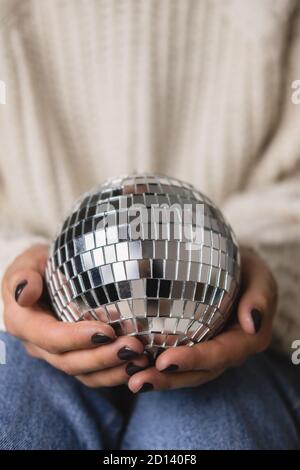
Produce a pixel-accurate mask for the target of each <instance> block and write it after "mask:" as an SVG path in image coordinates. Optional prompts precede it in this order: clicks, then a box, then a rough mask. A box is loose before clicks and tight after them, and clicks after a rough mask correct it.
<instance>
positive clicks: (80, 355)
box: [26, 336, 148, 375]
mask: <svg viewBox="0 0 300 470" xmlns="http://www.w3.org/2000/svg"><path fill="white" fill-rule="evenodd" d="M26 350H27V352H28V353H29V354H31V355H32V356H34V357H38V358H40V359H44V360H45V361H47V362H49V364H51V365H52V366H54V367H56V368H57V369H60V370H62V371H64V372H66V373H67V374H69V375H81V374H85V373H89V372H96V371H99V370H102V369H108V368H111V367H116V366H118V365H120V364H124V363H125V362H127V360H131V361H132V360H136V359H143V362H142V363H143V364H145V365H146V364H147V361H148V359H147V357H146V356H145V357H144V358H141V355H142V354H143V351H144V347H143V345H142V343H141V342H140V341H139V340H137V339H136V338H134V337H126V336H123V337H120V338H118V339H117V340H116V341H114V343H111V344H109V345H105V346H102V347H101V348H96V349H84V350H80V351H70V352H66V353H63V354H51V353H49V352H48V351H45V350H44V349H42V348H39V347H37V346H36V345H33V344H26ZM124 351H125V353H126V354H125V355H124V354H123V353H124Z"/></svg>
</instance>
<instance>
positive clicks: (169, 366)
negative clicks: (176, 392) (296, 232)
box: [128, 248, 277, 393]
mask: <svg viewBox="0 0 300 470" xmlns="http://www.w3.org/2000/svg"><path fill="white" fill-rule="evenodd" d="M241 259H242V294H241V297H240V300H239V304H238V307H237V321H236V323H234V324H233V325H232V326H230V327H229V328H227V329H226V330H225V331H224V332H222V333H220V334H219V335H217V336H216V337H215V338H213V339H212V340H209V341H207V342H203V343H199V344H195V345H194V346H192V347H189V346H180V347H177V348H170V349H168V350H167V351H165V352H163V353H162V354H160V356H159V357H158V358H157V360H156V363H155V367H151V368H148V369H146V370H144V371H142V372H138V373H136V374H134V375H133V376H132V377H131V378H130V379H129V382H128V386H129V388H130V390H131V391H132V392H134V393H136V392H139V391H148V390H152V389H154V390H164V389H173V388H181V387H194V386H198V385H201V384H203V383H205V382H208V381H210V380H212V379H214V378H216V377H218V376H219V375H220V374H222V373H223V372H224V371H225V370H226V369H227V368H230V367H235V366H239V365H240V364H242V363H243V362H244V361H245V360H246V359H247V357H248V356H250V355H251V354H255V353H258V352H261V351H263V350H265V349H266V348H267V347H268V346H269V344H270V341H271V336H272V321H273V317H274V314H275V311H276V306H277V285H276V282H275V280H274V278H273V276H272V273H271V272H270V270H269V268H268V267H267V266H266V264H265V263H264V262H263V261H262V259H261V258H260V257H259V256H258V255H257V254H256V253H255V252H254V251H252V250H251V249H248V248H242V249H241Z"/></svg>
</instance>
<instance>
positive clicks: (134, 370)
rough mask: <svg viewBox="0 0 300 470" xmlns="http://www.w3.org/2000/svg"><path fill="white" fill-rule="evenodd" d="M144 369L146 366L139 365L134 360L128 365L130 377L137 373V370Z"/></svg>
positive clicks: (127, 370) (127, 369)
mask: <svg viewBox="0 0 300 470" xmlns="http://www.w3.org/2000/svg"><path fill="white" fill-rule="evenodd" d="M144 369H145V367H141V366H137V365H136V364H134V363H133V362H129V363H128V364H127V366H126V372H127V374H128V375H129V376H130V377H131V376H132V375H134V374H136V373H137V372H141V371H142V370H144Z"/></svg>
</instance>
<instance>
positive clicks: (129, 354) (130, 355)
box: [118, 347, 139, 361]
mask: <svg viewBox="0 0 300 470" xmlns="http://www.w3.org/2000/svg"><path fill="white" fill-rule="evenodd" d="M138 356H139V353H137V352H135V351H132V349H129V348H126V347H125V348H121V349H120V351H119V352H118V358H119V359H122V361H130V359H135V358H136V357H138Z"/></svg>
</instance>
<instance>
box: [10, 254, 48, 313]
mask: <svg viewBox="0 0 300 470" xmlns="http://www.w3.org/2000/svg"><path fill="white" fill-rule="evenodd" d="M47 256H48V248H47V247H46V246H44V245H37V246H35V247H33V248H31V249H29V250H27V251H26V252H25V253H23V254H22V255H20V256H18V257H17V258H16V259H15V260H14V262H13V263H12V264H11V265H10V266H9V268H8V270H7V272H6V275H5V279H6V283H5V285H4V291H6V292H4V293H5V294H6V296H9V297H10V298H11V300H12V299H13V300H15V301H17V302H18V304H19V305H21V306H24V307H26V306H31V305H33V304H34V303H36V302H37V300H38V299H39V298H40V296H41V294H42V291H43V273H44V270H45V264H46V261H47Z"/></svg>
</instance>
